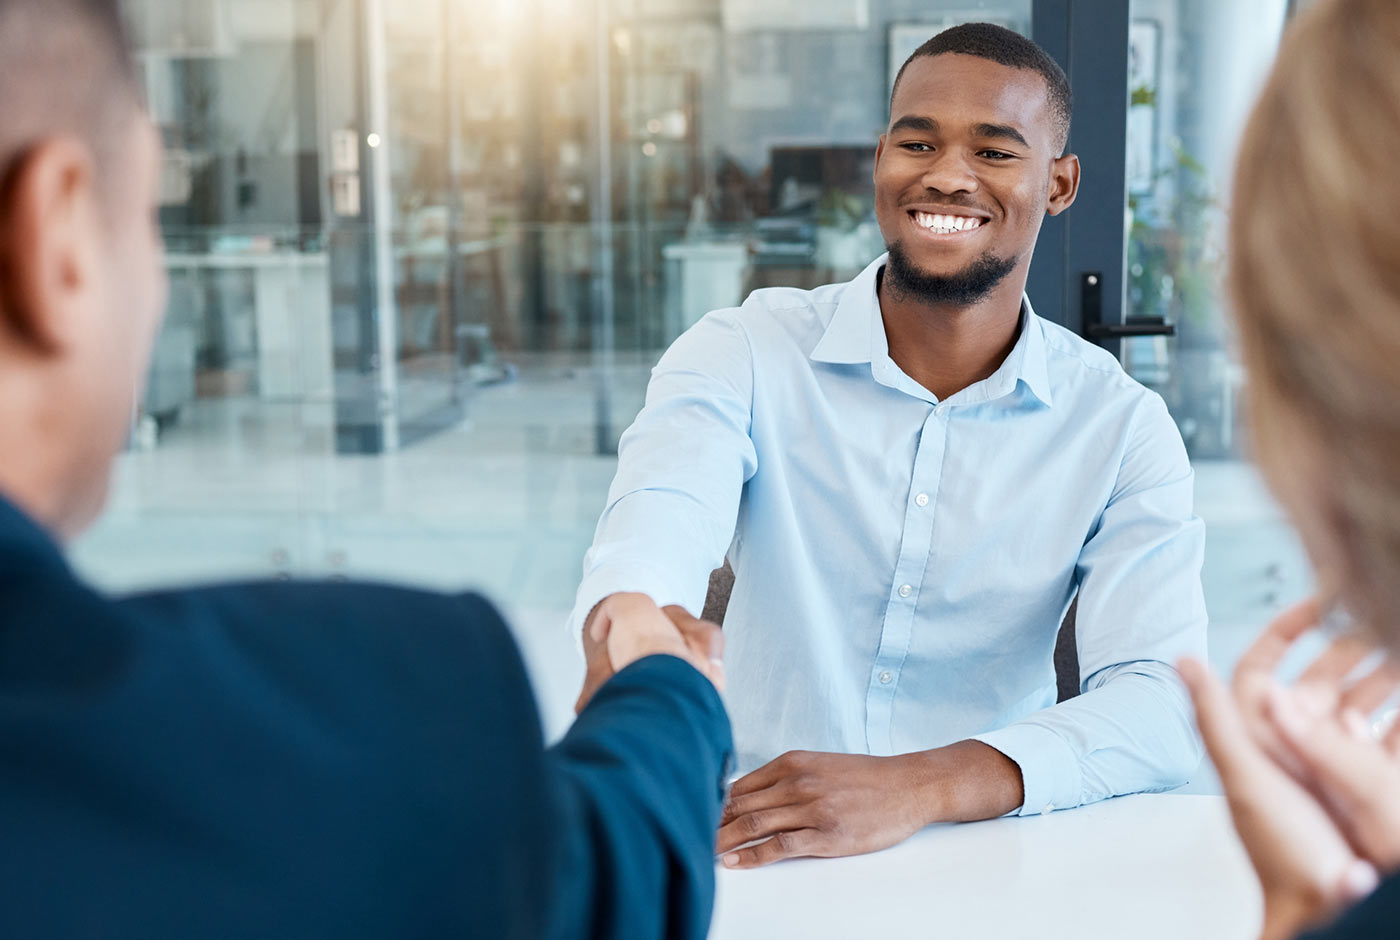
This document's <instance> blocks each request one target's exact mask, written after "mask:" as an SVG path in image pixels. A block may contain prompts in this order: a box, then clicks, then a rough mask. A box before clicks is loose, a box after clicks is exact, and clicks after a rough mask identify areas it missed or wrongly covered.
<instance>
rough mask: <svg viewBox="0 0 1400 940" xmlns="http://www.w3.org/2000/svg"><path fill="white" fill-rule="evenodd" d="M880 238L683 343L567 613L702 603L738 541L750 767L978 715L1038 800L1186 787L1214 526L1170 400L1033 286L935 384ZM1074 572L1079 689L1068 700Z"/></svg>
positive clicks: (730, 697)
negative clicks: (902, 323) (815, 281)
mask: <svg viewBox="0 0 1400 940" xmlns="http://www.w3.org/2000/svg"><path fill="white" fill-rule="evenodd" d="M884 260H885V259H884V258H883V257H882V258H880V259H878V260H876V261H875V262H874V263H872V264H871V265H870V266H869V267H868V268H866V269H865V271H863V272H862V273H861V274H860V275H859V276H858V277H856V278H855V279H854V280H853V281H851V282H849V283H846V284H835V285H829V286H826V287H820V288H817V289H816V290H812V291H804V290H790V289H781V288H779V289H767V290H760V291H756V292H755V293H753V294H752V295H750V296H749V298H748V299H747V300H746V301H745V302H744V304H743V306H741V307H737V308H732V309H726V310H718V311H715V312H713V313H710V314H709V315H707V316H706V317H705V318H704V319H702V320H701V321H700V322H699V323H697V324H696V325H695V326H694V327H693V328H691V329H690V330H689V331H688V332H687V333H685V335H683V336H682V337H681V338H680V339H678V340H677V341H676V342H675V344H674V345H673V346H672V347H671V348H670V350H668V351H667V352H666V354H665V355H664V356H663V357H662V359H661V361H660V363H659V364H658V365H657V366H656V368H655V370H653V372H652V378H651V383H650V385H649V386H648V389H647V399H646V406H645V408H644V409H643V410H642V412H641V413H640V414H639V415H638V416H637V420H636V422H635V423H634V424H633V425H632V427H631V428H629V429H628V431H627V432H626V433H625V434H624V435H623V437H622V441H621V445H620V454H619V456H620V460H619V464H618V471H617V476H616V478H615V479H614V480H613V484H612V488H611V490H610V492H609V494H608V502H607V508H606V509H605V510H604V512H603V515H602V518H601V520H600V521H599V523H598V530H597V534H596V536H595V538H594V542H593V546H592V548H591V549H590V550H589V552H588V554H587V556H586V558H585V561H584V577H583V582H582V584H581V585H580V587H579V591H578V596H577V600H576V605H575V608H574V612H573V615H572V616H571V618H570V621H569V629H570V631H571V632H572V633H573V634H575V635H576V636H577V635H578V634H579V632H580V630H581V627H582V623H583V620H584V618H586V616H587V614H588V612H589V611H590V610H591V609H592V608H593V606H594V605H595V604H596V603H597V602H598V601H599V600H601V599H602V598H604V597H606V596H607V595H609V594H612V593H614V592H617V591H640V592H642V593H645V594H648V595H650V596H651V597H652V599H653V600H655V601H656V602H657V603H659V604H662V605H666V604H679V605H681V606H683V607H685V608H686V609H688V610H690V611H692V612H693V613H696V614H698V613H699V611H700V609H701V607H702V605H703V602H704V598H705V593H706V586H707V583H708V579H709V575H710V572H711V571H712V570H713V569H714V568H717V567H719V565H720V564H721V563H722V562H723V560H724V558H725V556H726V554H727V555H728V557H729V559H730V561H731V563H732V565H733V568H734V573H735V582H734V591H733V594H732V595H731V597H730V601H729V608H728V612H727V614H726V616H725V622H724V632H725V635H726V640H727V649H726V654H725V665H726V671H727V678H728V692H727V694H726V696H725V698H726V701H727V704H728V706H729V709H730V714H731V717H732V719H733V724H734V732H735V743H736V749H737V756H738V761H739V769H740V770H741V771H748V770H752V769H754V768H755V767H757V766H759V765H761V764H762V763H764V762H766V761H768V760H771V759H772V758H774V757H776V756H778V755H779V754H782V753H783V752H785V751H789V750H798V749H800V750H814V751H839V752H845V753H863V754H876V755H892V754H902V753H907V752H910V751H917V750H924V749H927V748H933V747H939V746H941V745H945V744H951V743H953V742H955V741H959V740H963V739H967V738H974V739H976V740H979V741H983V742H985V743H987V744H988V745H991V746H992V747H995V748H996V749H997V750H999V751H1001V752H1002V753H1004V754H1006V755H1007V756H1008V757H1010V758H1011V759H1012V760H1014V761H1015V762H1016V763H1017V765H1018V766H1019V767H1020V769H1021V772H1022V778H1023V782H1024V786H1025V802H1024V804H1023V805H1022V807H1021V812H1022V813H1040V812H1048V811H1050V810H1052V809H1059V808H1065V807H1071V806H1078V805H1080V804H1083V803H1090V802H1093V801H1095V800H1100V799H1103V798H1105V797H1110V796H1114V795H1118V794H1125V793H1135V792H1141V791H1148V790H1163V789H1169V788H1171V787H1175V786H1179V785H1180V784H1182V783H1184V782H1186V779H1187V777H1188V775H1189V774H1190V773H1192V772H1193V771H1194V769H1195V768H1196V766H1197V765H1198V763H1199V761H1200V756H1201V748H1200V745H1199V742H1198V739H1197V737H1196V734H1195V731H1194V727H1193V724H1192V712H1191V707H1190V704H1189V700H1188V698H1187V696H1186V694H1185V691H1184V689H1183V687H1182V686H1181V684H1180V682H1179V680H1178V678H1177V675H1176V673H1175V670H1174V669H1173V668H1172V666H1171V665H1170V664H1171V663H1173V662H1174V661H1175V660H1176V659H1177V658H1178V657H1180V656H1182V655H1184V654H1192V655H1195V656H1201V657H1204V655H1205V647H1206V612H1205V602H1204V598H1203V596H1202V593H1201V581H1200V571H1201V561H1202V555H1203V547H1204V529H1203V526H1202V523H1201V521H1200V520H1199V519H1198V518H1196V517H1195V515H1194V513H1193V509H1192V481H1193V474H1192V471H1191V467H1190V464H1189V462H1188V460H1187V456H1186V451H1185V448H1184V447H1183V446H1182V442H1181V437H1180V435H1179V434H1178V432H1177V430H1176V426H1175V425H1174V424H1173V422H1172V420H1171V417H1170V416H1169V415H1168V413H1167V409H1166V406H1165V405H1164V404H1163V402H1162V400H1161V398H1160V397H1159V396H1158V395H1156V394H1154V393H1152V392H1150V391H1148V390H1147V389H1145V388H1143V387H1142V386H1141V385H1139V384H1138V383H1137V382H1135V381H1133V379H1131V378H1129V377H1128V376H1127V374H1125V373H1124V371H1123V369H1122V367H1121V366H1120V365H1119V363H1118V361H1117V360H1116V359H1115V358H1114V357H1113V356H1111V355H1109V354H1108V353H1107V352H1106V351H1104V350H1103V349H1101V348H1099V347H1097V346H1094V345H1091V344H1089V343H1087V342H1085V341H1084V340H1082V339H1080V338H1079V337H1077V336H1075V335H1074V334H1072V333H1070V332H1068V331H1067V330H1065V329H1063V328H1061V327H1059V326H1056V325H1054V324H1052V323H1049V322H1047V321H1045V320H1042V319H1041V318H1039V317H1037V316H1036V315H1035V314H1034V313H1033V312H1032V311H1031V309H1030V304H1029V302H1028V301H1027V302H1025V303H1024V306H1023V312H1022V318H1021V328H1020V334H1019V338H1018V339H1017V341H1016V344H1015V346H1014V347H1013V349H1012V351H1011V353H1010V355H1009V356H1007V358H1006V360H1005V362H1004V363H1003V364H1002V366H1001V367H1000V368H999V369H998V370H997V371H996V373H995V374H993V375H992V376H991V377H990V378H988V379H986V380H984V381H982V382H978V383H976V384H975V385H972V386H969V387H968V388H965V389H963V390H962V391H960V392H958V393H957V394H955V395H953V396H952V397H950V398H948V399H946V400H944V401H939V400H938V399H937V398H936V397H935V396H934V395H932V394H931V393H929V392H928V391H927V390H926V389H924V388H923V387H922V386H920V385H919V384H917V383H916V382H914V381H913V380H912V379H910V378H909V377H908V376H907V375H905V374H904V373H903V372H902V371H901V370H900V368H899V366H897V365H896V364H895V363H894V361H893V360H892V359H891V358H890V356H889V350H888V344H887V342H886V337H885V329H884V323H883V320H882V318H881V316H880V307H879V301H878V299H877V296H876V279H877V275H878V273H879V271H880V269H881V267H882V266H883V264H884ZM1076 593H1077V594H1078V599H1079V606H1078V611H1077V638H1078V651H1079V668H1080V676H1081V682H1082V692H1083V694H1081V695H1080V696H1078V697H1077V698H1074V699H1071V700H1069V701H1067V702H1063V703H1060V704H1055V699H1056V688H1055V673H1054V666H1053V662H1052V657H1053V651H1054V646H1055V638H1056V633H1057V630H1058V627H1059V625H1060V622H1061V620H1062V618H1063V617H1064V614H1065V612H1066V610H1067V609H1068V607H1069V604H1070V601H1071V599H1072V598H1074V597H1075V595H1076Z"/></svg>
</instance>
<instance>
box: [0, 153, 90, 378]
mask: <svg viewBox="0 0 1400 940" xmlns="http://www.w3.org/2000/svg"><path fill="white" fill-rule="evenodd" d="M100 244H101V231H100V216H99V213H98V207H97V199H96V192H95V190H94V175H93V160H92V152H91V150H90V149H89V148H88V147H87V146H86V145H85V144H83V143H82V142H80V141H78V140H76V139H73V138H66V137H63V138H55V139H53V140H47V141H44V142H43V143H40V144H38V145H36V146H34V147H33V148H31V149H30V150H28V151H26V152H25V153H23V154H22V155H21V156H20V157H19V158H18V159H17V160H16V161H15V164H14V167H13V168H12V169H11V171H10V174H9V176H8V178H7V179H5V180H4V182H3V185H0V324H3V327H4V329H5V330H6V331H7V332H9V333H10V334H11V335H12V336H13V337H15V338H16V339H18V340H19V341H20V342H22V343H26V344H29V345H30V346H32V347H33V348H34V349H35V351H37V352H40V353H42V354H53V353H56V352H58V351H60V350H62V349H63V348H65V347H66V346H67V345H68V343H69V340H70V338H71V337H73V336H75V335H77V334H78V333H79V332H80V331H82V330H86V329H88V328H89V325H88V324H87V323H85V322H83V321H82V317H83V313H84V309H83V305H82V304H77V303H74V302H73V301H74V300H75V299H77V298H78V297H79V296H80V295H81V294H82V293H83V292H84V291H86V290H89V289H90V288H91V287H92V282H93V279H94V277H95V272H96V263H97V258H98V251H99V248H100Z"/></svg>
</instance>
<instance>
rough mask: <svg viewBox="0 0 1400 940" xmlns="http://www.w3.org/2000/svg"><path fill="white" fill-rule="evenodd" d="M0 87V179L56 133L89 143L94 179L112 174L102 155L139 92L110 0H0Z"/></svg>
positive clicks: (115, 142)
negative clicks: (34, 148)
mask: <svg viewBox="0 0 1400 940" xmlns="http://www.w3.org/2000/svg"><path fill="white" fill-rule="evenodd" d="M0 88H3V89H4V94H3V95H0V184H3V183H4V181H5V180H7V179H8V177H9V175H10V173H11V172H12V168H13V166H14V164H15V162H16V161H17V160H18V159H19V158H21V157H22V156H23V155H24V154H25V152H26V151H28V150H29V149H30V148H31V147H33V146H35V145H36V144H38V143H39V142H40V141H43V140H45V139H48V138H52V137H56V136H63V135H71V136H76V137H78V138H79V139H81V140H84V141H86V142H87V144H88V145H89V146H90V147H91V148H92V151H93V154H94V159H95V160H96V162H97V170H96V172H97V175H98V182H99V187H101V188H107V184H109V183H113V184H114V183H117V182H119V179H120V176H121V175H122V174H121V170H122V169H123V168H121V167H115V166H112V165H111V164H112V160H111V159H110V158H111V157H112V155H113V154H114V153H115V152H116V151H117V150H118V148H120V147H121V146H122V142H123V139H124V138H123V137H122V136H121V135H122V134H123V133H124V132H125V131H126V130H127V129H128V128H129V127H130V120H131V117H132V115H133V114H135V113H137V110H138V109H139V108H140V107H141V101H142V94H141V90H140V82H139V81H138V77H137V72H136V67H135V64H134V62H133V60H132V56H131V52H130V50H129V46H128V41H127V31H126V28H125V25H124V23H123V21H122V17H121V11H120V9H119V7H118V4H117V2H116V0H0ZM109 170H110V171H112V172H108V171H109ZM113 177H116V178H115V179H113Z"/></svg>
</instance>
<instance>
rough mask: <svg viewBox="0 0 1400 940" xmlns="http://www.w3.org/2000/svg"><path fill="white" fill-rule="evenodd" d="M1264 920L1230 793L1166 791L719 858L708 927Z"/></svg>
mask: <svg viewBox="0 0 1400 940" xmlns="http://www.w3.org/2000/svg"><path fill="white" fill-rule="evenodd" d="M1260 922H1261V903H1260V898H1259V888H1258V884H1257V882H1256V881H1255V878H1254V874H1253V871H1252V870H1251V869H1250V867H1249V861H1248V859H1247V858H1246V857H1245V854H1244V849H1243V848H1242V847H1241V846H1240V844H1239V841H1238V839H1237V838H1236V837H1235V834H1234V830H1233V829H1231V828H1230V821H1229V813H1228V810H1227V809H1226V807H1225V800H1224V798H1223V797H1218V796H1174V795H1172V794H1158V795H1142V796H1130V797H1122V798H1119V799H1116V800H1108V801H1106V802H1104V803H1098V804H1094V805H1092V806H1085V807H1081V808H1079V809H1074V810H1066V811H1062V812H1057V813H1051V814H1050V815H1047V816H1033V817H1011V818H1004V819H994V820H988V821H986V822H980V823H971V824H966V825H953V826H931V827H929V828H928V829H925V830H924V831H923V832H920V833H919V834H917V835H915V836H914V837H913V838H912V839H910V840H909V841H907V842H905V843H903V844H902V845H898V846H895V847H894V848H892V849H887V850H886V851H884V852H878V853H876V854H874V855H864V856H858V857H855V858H841V859H796V860H792V861H788V862H780V863H778V864H776V865H773V866H771V867H769V868H761V869H754V870H752V871H728V870H726V869H723V868H721V869H720V870H719V885H718V898H717V900H716V905H715V918H714V925H713V928H712V929H711V931H710V938H711V940H740V938H743V940H749V938H754V940H783V938H789V937H791V938H798V937H800V938H811V940H817V938H832V940H836V938H839V940H857V938H859V940H865V938H880V940H890V938H897V937H933V938H948V940H965V938H966V940H1000V938H1014V940H1022V938H1026V940H1060V938H1064V940H1100V938H1102V940H1110V938H1112V940H1253V938H1255V937H1257V936H1258V929H1259V925H1260Z"/></svg>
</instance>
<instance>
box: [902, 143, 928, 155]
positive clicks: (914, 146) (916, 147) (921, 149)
mask: <svg viewBox="0 0 1400 940" xmlns="http://www.w3.org/2000/svg"><path fill="white" fill-rule="evenodd" d="M900 146H901V147H903V148H904V149H905V150H909V151H913V152H914V153H928V152H929V151H931V150H933V148H932V147H930V146H929V145H928V144H921V143H919V142H918V141H916V140H911V141H909V142H908V143H903V144H900Z"/></svg>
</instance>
